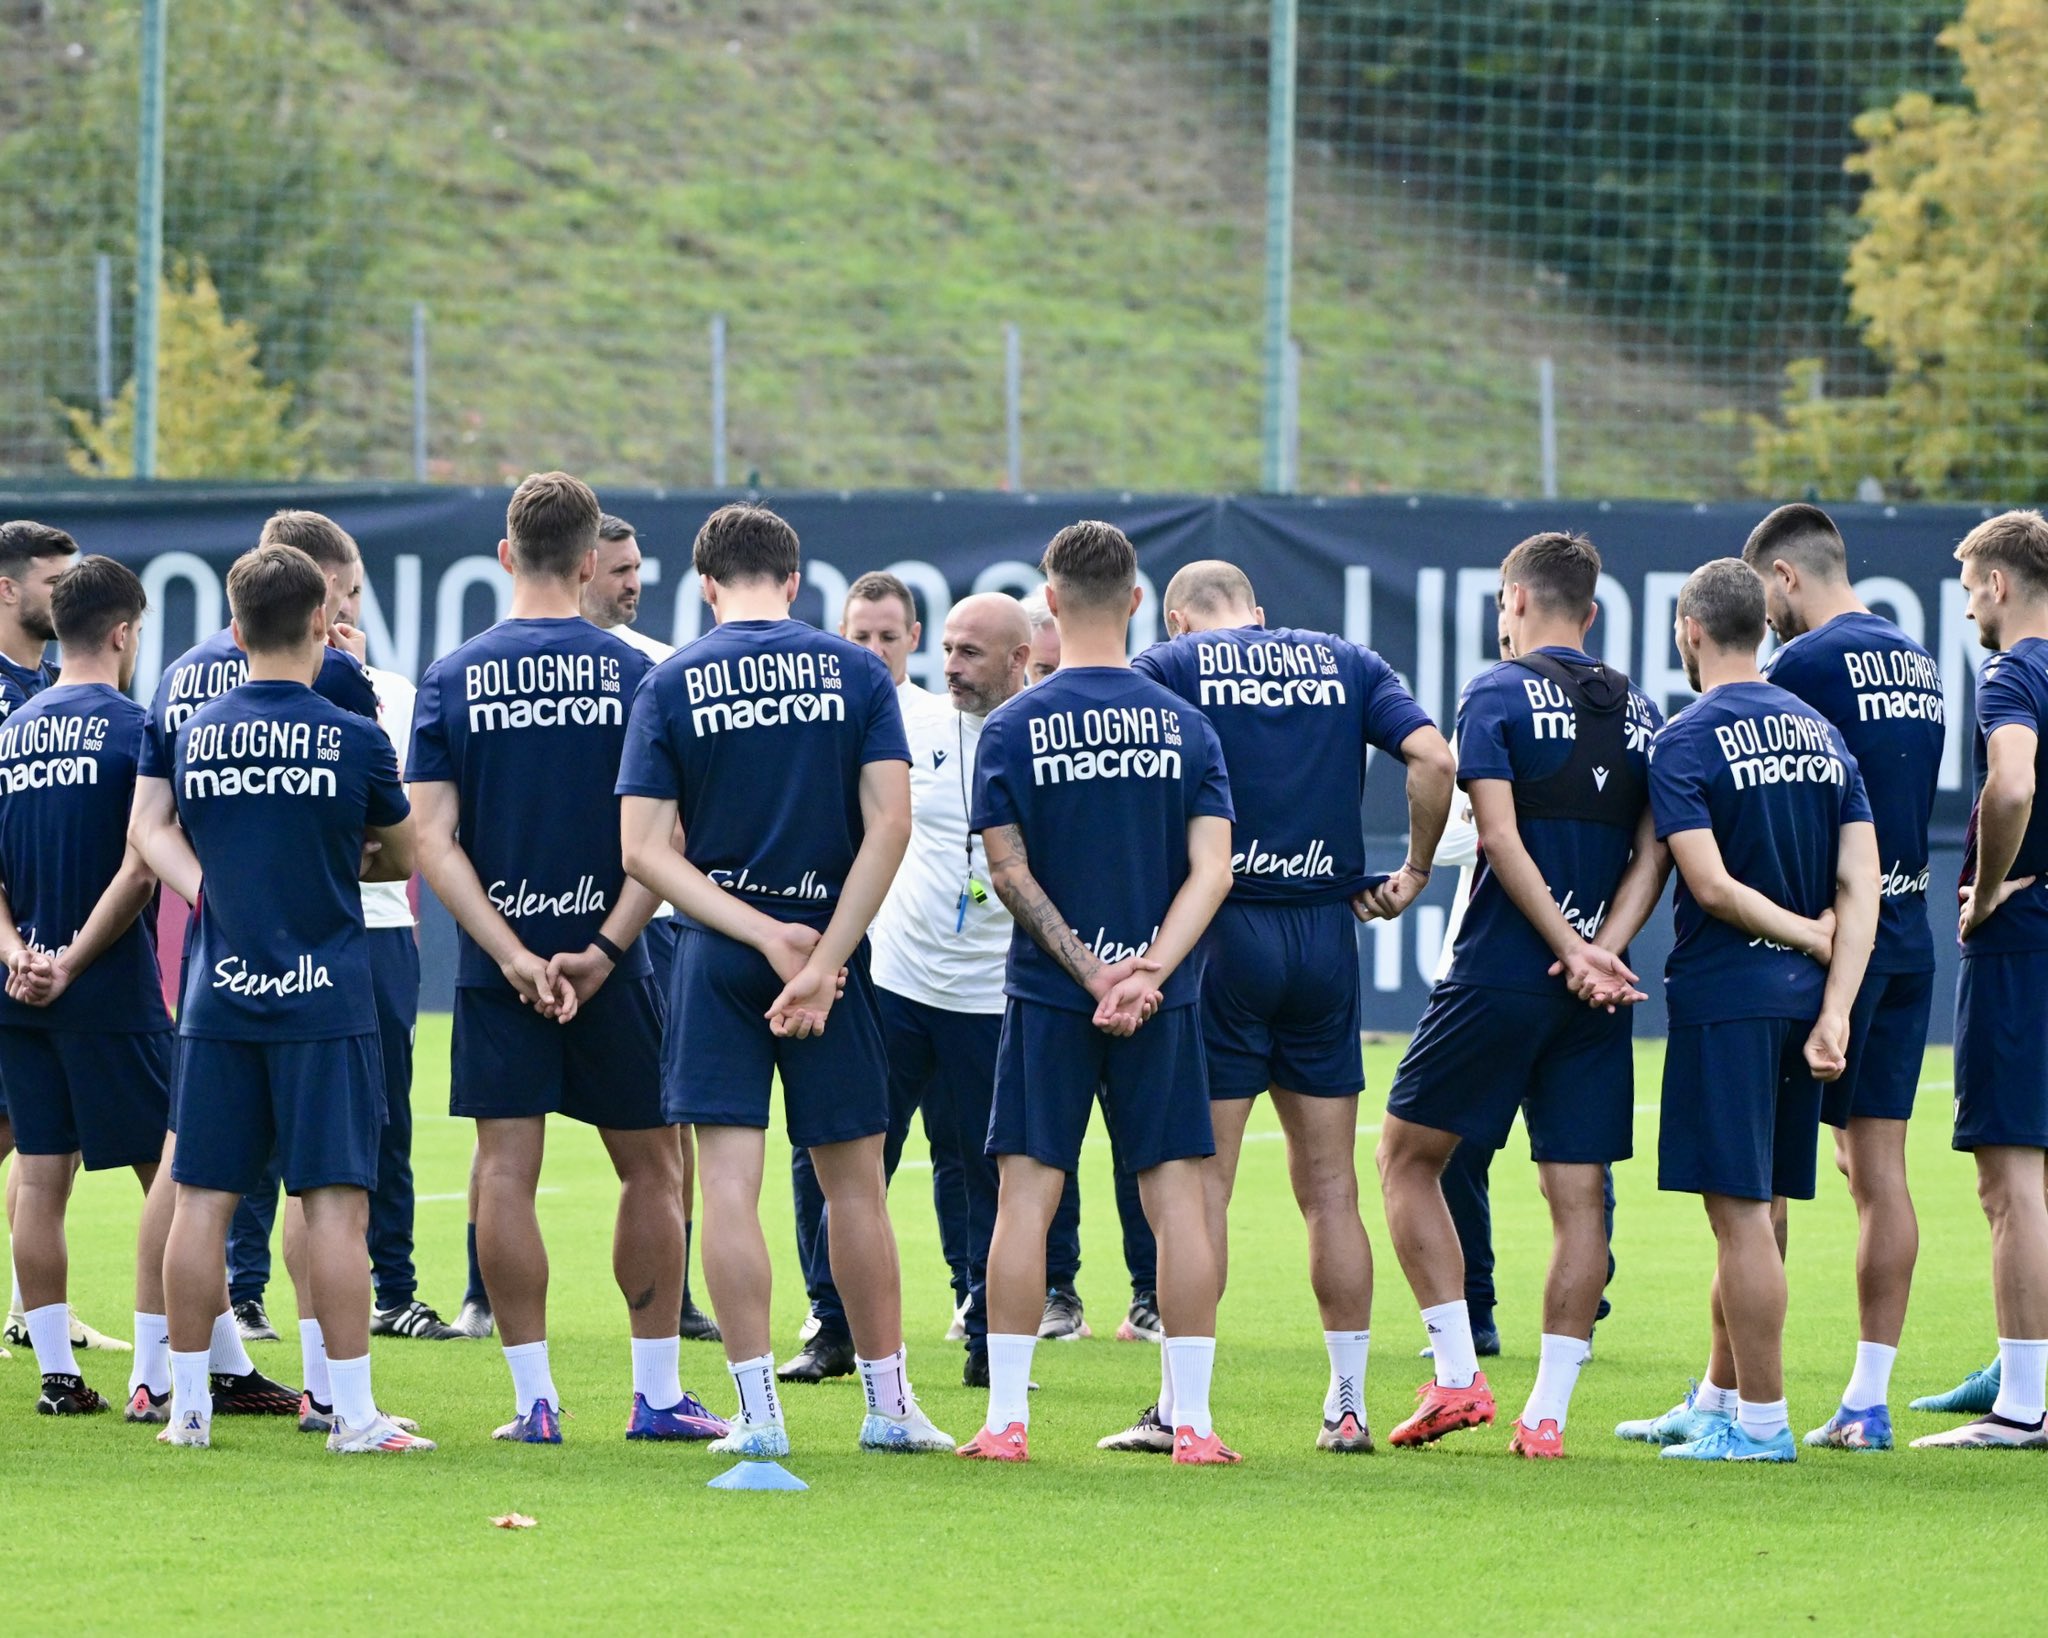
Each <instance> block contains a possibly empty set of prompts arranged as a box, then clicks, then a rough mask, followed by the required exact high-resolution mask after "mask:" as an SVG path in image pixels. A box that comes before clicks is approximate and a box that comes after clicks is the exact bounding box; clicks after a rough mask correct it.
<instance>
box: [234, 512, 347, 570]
mask: <svg viewBox="0 0 2048 1638" xmlns="http://www.w3.org/2000/svg"><path fill="white" fill-rule="evenodd" d="M256 544H257V545H258V546H296V547H298V549H299V550H300V551H302V552H304V553H305V554H306V555H307V556H308V557H310V558H311V559H312V560H313V561H314V562H315V563H317V564H319V565H320V567H321V568H323V569H344V568H347V567H348V565H349V564H351V563H354V562H356V561H358V560H359V559H360V558H361V557H362V555H363V554H362V549H361V548H360V547H358V546H357V545H356V537H355V536H354V535H352V534H350V533H349V532H348V531H347V530H346V529H344V528H343V527H342V526H341V525H340V524H338V523H336V522H335V521H334V519H332V518H330V517H327V516H325V515H324V514H322V513H319V512H300V511H295V510H294V509H293V508H291V507H286V508H285V509H284V510H283V511H281V512H273V513H271V514H270V516H269V517H268V518H267V519H265V520H264V524H263V533H262V534H260V535H258V536H257V537H256Z"/></svg>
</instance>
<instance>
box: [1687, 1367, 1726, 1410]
mask: <svg viewBox="0 0 2048 1638" xmlns="http://www.w3.org/2000/svg"><path fill="white" fill-rule="evenodd" d="M1692 1403H1693V1409H1695V1410H1703V1411H1705V1412H1707V1414H1708V1415H1710V1416H1733V1415H1734V1414H1735V1405H1736V1393H1735V1390H1734V1389H1733V1388H1717V1387H1715V1386H1714V1379H1713V1378H1712V1377H1708V1376H1703V1377H1701V1378H1700V1385H1699V1390H1698V1391H1697V1392H1696V1393H1694V1395H1693V1396H1692Z"/></svg>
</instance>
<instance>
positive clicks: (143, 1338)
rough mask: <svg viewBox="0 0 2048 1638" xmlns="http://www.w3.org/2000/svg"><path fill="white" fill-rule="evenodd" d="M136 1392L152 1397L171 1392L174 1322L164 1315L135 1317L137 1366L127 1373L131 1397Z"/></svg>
mask: <svg viewBox="0 0 2048 1638" xmlns="http://www.w3.org/2000/svg"><path fill="white" fill-rule="evenodd" d="M137 1388H147V1389H149V1391H150V1392H151V1393H169V1392H170V1391H171V1322H170V1321H169V1320H167V1319H165V1318H164V1317H163V1315H161V1314H137V1315H136V1316H135V1363H134V1368H133V1369H132V1370H130V1371H129V1373H128V1394H129V1397H130V1398H133V1397H134V1395H135V1390H136V1389H137Z"/></svg>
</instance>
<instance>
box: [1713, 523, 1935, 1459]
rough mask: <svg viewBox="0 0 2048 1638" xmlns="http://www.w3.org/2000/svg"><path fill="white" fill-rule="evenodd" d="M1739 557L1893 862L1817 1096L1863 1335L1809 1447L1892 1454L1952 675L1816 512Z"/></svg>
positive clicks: (1777, 529) (1766, 529)
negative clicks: (1850, 1226)
mask: <svg viewBox="0 0 2048 1638" xmlns="http://www.w3.org/2000/svg"><path fill="white" fill-rule="evenodd" d="M1742 557H1743V561H1744V562H1746V563H1748V564H1749V566H1750V567H1751V568H1753V569H1755V570H1756V571H1757V573H1759V574H1760V575H1762V576H1763V577H1764V590H1765V613H1766V616H1767V618H1768V619H1769V621H1770V625H1771V629H1772V630H1773V631H1774V632H1776V633H1777V635H1778V640H1779V643H1780V645H1781V646H1780V647H1778V648H1777V649H1775V650H1774V651H1773V652H1772V653H1771V656H1770V658H1769V659H1768V660H1767V661H1766V662H1765V663H1764V667H1763V674H1764V680H1765V681H1767V682H1770V683H1773V684H1775V685H1776V686H1777V687H1779V688H1782V689H1784V690H1785V691H1786V692H1787V693H1788V694H1794V695H1797V696H1798V697H1799V698H1800V699H1802V700H1804V701H1805V702H1806V703H1807V704H1808V705H1810V706H1812V707H1813V708H1814V709H1815V710H1816V711H1818V712H1820V714H1821V715H1822V716H1824V717H1826V718H1827V719H1828V721H1830V722H1832V723H1833V724H1834V725H1835V727H1836V728H1838V729H1839V730H1840V731H1841V735H1842V739H1843V742H1844V743H1845V744H1847V745H1848V747H1849V751H1850V754H1851V755H1852V756H1854V757H1855V758H1856V765H1857V767H1858V768H1859V769H1860V770H1861V771H1862V774H1863V784H1864V791H1865V794H1866V795H1867V796H1868V797H1869V799H1870V809H1871V816H1872V819H1873V822H1874V823H1875V825H1876V827H1877V856H1878V862H1879V863H1880V864H1881V865H1882V866H1883V867H1884V875H1883V877H1882V879H1881V882H1880V891H1881V898H1880V903H1879V909H1878V918H1877V945H1876V948H1875V949H1874V950H1873V951H1872V952H1871V957H1870V967H1869V972H1868V976H1867V977H1866V978H1865V979H1864V981H1863V988H1862V989H1861V990H1859V991H1858V992H1857V995H1856V1005H1855V1007H1854V1008H1853V1009H1852V1010H1851V1012H1850V1014H1849V1051H1848V1067H1847V1068H1846V1069H1845V1070H1843V1072H1842V1074H1841V1076H1840V1078H1839V1079H1837V1080H1835V1081H1833V1082H1831V1083H1829V1085H1828V1086H1827V1088H1826V1090H1825V1091H1823V1092H1822V1094H1821V1119H1822V1120H1823V1121H1824V1122H1826V1123H1827V1124H1828V1125H1829V1126H1831V1127H1833V1128H1834V1134H1835V1135H1834V1143H1835V1164H1836V1165H1837V1166H1838V1167H1839V1168H1840V1169H1841V1172H1842V1175H1843V1176H1844V1177H1846V1178H1847V1179H1848V1180H1849V1192H1850V1195H1851V1196H1852V1197H1853V1198H1854V1199H1855V1202H1856V1217H1857V1223H1858V1233H1857V1240H1856V1304H1857V1310H1858V1313H1859V1317H1860V1321H1861V1325H1860V1333H1859V1335H1860V1340H1859V1341H1858V1342H1857V1344H1856V1366H1855V1370H1854V1371H1853V1372H1852V1373H1851V1375H1850V1378H1849V1384H1848V1386H1847V1387H1846V1388H1845V1389H1843V1391H1842V1403H1841V1407H1840V1408H1839V1409H1838V1410H1837V1411H1836V1412H1835V1414H1834V1415H1833V1416H1832V1417H1830V1418H1829V1419H1828V1421H1827V1423H1826V1425H1825V1426H1822V1427H1819V1428H1816V1429H1814V1430H1813V1431H1812V1432H1811V1433H1809V1434H1808V1435H1807V1436H1806V1443H1807V1444H1809V1445H1815V1446H1819V1445H1836V1446H1839V1447H1841V1448H1843V1449H1848V1450H1889V1449H1891V1446H1892V1419H1891V1410H1890V1406H1889V1403H1888V1400H1889V1390H1890V1386H1891V1373H1892V1361H1893V1360H1894V1359H1895V1358H1896V1357H1897V1355H1898V1351H1899V1334H1900V1332H1901V1330H1902V1329H1903V1328H1904V1326H1905V1322H1906V1299H1907V1296H1908V1294H1909V1293H1910V1292H1911V1290H1912V1286H1913V1263H1914V1260H1915V1258H1916V1257H1917V1256H1918V1254H1919V1246H1920V1230H1919V1225H1918V1223H1917V1222H1916V1221H1915V1220H1914V1216H1913V1198H1912V1195H1911V1194H1910V1193H1909V1192H1908V1190H1907V1187H1906V1122H1907V1120H1908V1119H1910V1118H1911V1116H1912V1113H1913V1093H1914V1091H1915V1089H1916V1087H1917V1086H1918V1084H1919V1080H1920V1063H1921V1059H1922V1058H1923V1057H1924V1056H1925V1054H1926V1049H1927V1018H1928V1012H1929V1010H1930V1007H1931V1005H1932V1002H1933V997H1934V940H1933V938H1932V936H1931V935H1930V933H1929V931H1928V927H1927V821H1928V817H1929V815H1930V814H1931V813H1932V812H1933V811H1934V792H1935V785H1936V782H1937V780H1938V779H1939V777H1940V773H1941V750H1942V741H1943V739H1944V737H1945V729H1944V727H1943V720H1944V719H1943V711H1942V695H1941V678H1940V676H1939V674H1938V673H1937V672H1936V670H1935V666H1934V658H1933V656H1932V655H1930V654H1929V653H1928V652H1927V650H1926V649H1924V648H1922V647H1921V646H1920V645H1919V644H1918V643H1916V642H1914V641H1913V639H1912V638H1910V637H1908V636H1907V635H1906V634H1905V633H1904V632H1903V631H1901V630H1900V629H1899V628H1898V627H1897V626H1896V625H1894V624H1893V623H1892V622H1891V621H1889V620H1886V619H1883V618H1881V617H1880V616H1878V615H1875V614H1872V613H1871V612H1870V610H1869V609H1867V608H1866V607H1864V605H1863V603H1862V601H1861V599H1859V598H1858V597H1857V595H1856V592H1855V589H1854V588H1853V587H1852V586H1851V585H1850V584H1849V560H1848V552H1847V550H1846V548H1845V547H1844V546H1843V544H1842V537H1841V534H1840V532H1839V531H1838V530H1837V529H1836V528H1835V525H1834V522H1833V520H1832V519H1831V518H1829V517H1828V515H1827V513H1825V512H1823V511H1822V510H1821V509H1820V508H1819V507H1817V506H1808V505H1805V504H1803V503H1801V504H1797V505H1792V506H1781V507H1779V508H1778V509H1777V510H1776V511H1774V512H1772V513H1771V515H1770V516H1769V517H1767V518H1765V519H1764V520H1763V522H1761V523H1759V524H1758V525H1757V526H1756V528H1755V529H1754V530H1753V531H1752V532H1751V534H1750V537H1749V541H1748V543H1747V544H1746V545H1745V546H1744V547H1743V549H1742Z"/></svg>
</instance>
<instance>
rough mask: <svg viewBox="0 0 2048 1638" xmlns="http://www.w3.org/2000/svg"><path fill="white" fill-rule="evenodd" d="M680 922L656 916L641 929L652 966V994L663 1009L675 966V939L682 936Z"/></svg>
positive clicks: (666, 1001)
mask: <svg viewBox="0 0 2048 1638" xmlns="http://www.w3.org/2000/svg"><path fill="white" fill-rule="evenodd" d="M682 925H683V924H682V923H681V922H680V921H678V920H677V919H676V918H675V917H674V916H656V917H655V918H654V919H653V920H652V921H650V922H649V923H648V924H647V925H646V927H645V928H643V929H642V930H641V933H640V942H641V944H643V945H644V946H646V949H647V959H648V960H649V961H650V962H651V963H653V966H654V995H655V999H656V1000H658V1001H659V1002H660V1003H661V1004H662V1007H663V1009H664V1010H666V1009H667V1007H668V986H669V980H670V976H671V975H672V974H673V973H674V972H675V967H676V940H677V939H679V938H680V937H682Z"/></svg>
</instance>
